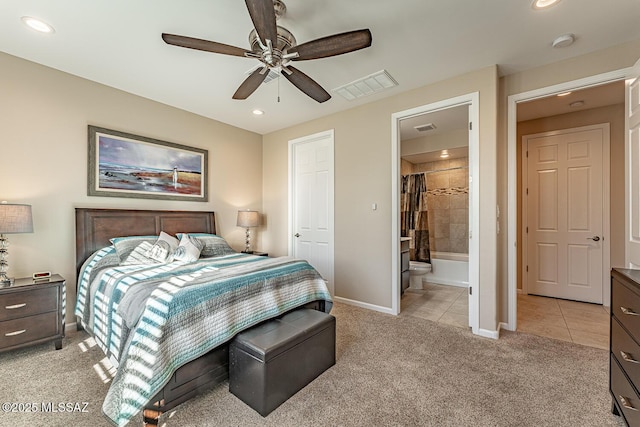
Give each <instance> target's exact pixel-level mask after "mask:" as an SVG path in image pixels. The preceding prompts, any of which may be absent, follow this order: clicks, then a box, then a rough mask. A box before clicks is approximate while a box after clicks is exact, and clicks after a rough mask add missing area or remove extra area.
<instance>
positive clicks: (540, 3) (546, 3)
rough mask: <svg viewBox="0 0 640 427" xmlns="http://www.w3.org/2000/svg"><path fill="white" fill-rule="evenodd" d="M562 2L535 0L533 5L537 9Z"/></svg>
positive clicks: (556, 0) (558, 0) (557, 0)
mask: <svg viewBox="0 0 640 427" xmlns="http://www.w3.org/2000/svg"><path fill="white" fill-rule="evenodd" d="M558 3H560V0H534V1H533V3H532V5H531V7H533V8H534V9H536V10H540V9H546V8H548V7H551V6H553V5H556V4H558Z"/></svg>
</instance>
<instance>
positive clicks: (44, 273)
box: [33, 271, 51, 281]
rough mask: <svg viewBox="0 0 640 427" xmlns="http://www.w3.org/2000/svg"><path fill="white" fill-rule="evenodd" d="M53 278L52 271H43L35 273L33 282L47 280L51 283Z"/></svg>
mask: <svg viewBox="0 0 640 427" xmlns="http://www.w3.org/2000/svg"><path fill="white" fill-rule="evenodd" d="M50 277H51V272H50V271H41V272H39V273H33V280H36V281H38V280H46V281H49V278H50Z"/></svg>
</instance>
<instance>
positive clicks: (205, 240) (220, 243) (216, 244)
mask: <svg viewBox="0 0 640 427" xmlns="http://www.w3.org/2000/svg"><path fill="white" fill-rule="evenodd" d="M182 234H185V233H178V234H177V236H178V237H181V236H182ZM189 236H191V237H195V238H196V239H198V240H199V241H200V242H201V243H202V245H203V247H202V251H200V258H212V257H216V256H223V255H229V254H234V253H236V251H234V250H233V249H231V246H229V244H228V243H227V241H226V240H224V239H223V238H222V237H220V236H218V235H215V234H206V233H189Z"/></svg>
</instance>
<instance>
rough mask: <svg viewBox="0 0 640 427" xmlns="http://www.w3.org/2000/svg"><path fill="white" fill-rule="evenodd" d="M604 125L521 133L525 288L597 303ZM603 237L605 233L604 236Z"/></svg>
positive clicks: (598, 298) (601, 246)
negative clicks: (524, 153)
mask: <svg viewBox="0 0 640 427" xmlns="http://www.w3.org/2000/svg"><path fill="white" fill-rule="evenodd" d="M608 129H609V127H608V125H596V126H587V127H583V128H576V129H567V130H562V131H556V132H549V133H545V134H539V135H528V136H525V137H523V139H524V141H525V149H526V150H527V151H528V156H527V157H526V160H527V162H526V163H527V180H526V183H525V187H526V188H525V190H524V194H523V197H525V198H526V201H525V203H526V206H527V209H526V221H525V235H526V241H527V247H526V258H525V272H524V274H525V275H526V281H527V292H528V293H530V294H535V295H543V296H549V297H555V298H565V299H571V300H576V301H584V302H593V303H598V304H602V273H603V270H602V269H603V239H604V238H605V236H603V200H604V195H603V157H604V156H603V145H604V144H603V141H604V138H605V135H604V134H605V132H606V134H607V135H608V132H609V131H608ZM606 237H607V238H608V236H606Z"/></svg>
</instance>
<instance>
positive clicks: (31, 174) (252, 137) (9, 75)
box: [0, 53, 262, 319]
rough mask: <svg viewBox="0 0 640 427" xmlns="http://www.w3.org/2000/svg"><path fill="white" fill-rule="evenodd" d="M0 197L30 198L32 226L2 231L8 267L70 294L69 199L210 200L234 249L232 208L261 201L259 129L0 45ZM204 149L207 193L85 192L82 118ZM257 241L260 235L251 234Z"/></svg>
mask: <svg viewBox="0 0 640 427" xmlns="http://www.w3.org/2000/svg"><path fill="white" fill-rule="evenodd" d="M0 70H2V78H1V79H0V93H1V94H2V96H1V97H0V147H1V149H0V156H1V157H0V159H1V163H2V167H0V200H7V201H9V202H14V203H28V204H31V205H32V206H33V217H34V218H33V222H34V233H33V234H16V235H11V236H9V238H10V243H11V246H10V248H9V249H10V251H9V254H10V257H9V274H10V275H11V276H16V277H22V276H30V275H31V273H32V272H34V271H44V270H50V271H52V272H57V273H60V274H62V275H63V276H64V277H65V278H66V279H67V301H68V304H67V318H68V319H72V318H73V317H70V316H71V313H72V312H73V305H74V301H75V250H74V247H75V246H74V245H75V231H74V208H75V207H108V208H143V209H168V210H171V209H184V210H213V211H215V212H216V218H217V226H218V230H219V233H220V234H221V235H222V236H224V237H225V238H227V239H228V240H229V242H230V243H231V245H232V246H234V247H235V248H236V249H242V247H243V241H244V232H243V230H241V229H239V228H237V227H236V226H235V221H236V211H237V209H238V208H254V209H258V210H260V209H261V207H262V137H261V136H260V135H258V134H255V133H252V132H248V131H245V130H242V129H238V128H235V127H232V126H229V125H225V124H223V123H220V122H217V121H214V120H210V119H207V118H204V117H201V116H197V115H195V114H191V113H188V112H185V111H182V110H178V109H176V108H172V107H168V106H166V105H164V104H160V103H157V102H152V101H150V100H148V99H144V98H141V97H138V96H134V95H131V94H128V93H125V92H122V91H119V90H116V89H113V88H110V87H107V86H103V85H100V84H97V83H94V82H90V81H88V80H84V79H80V78H78V77H74V76H71V75H69V74H65V73H62V72H59V71H56V70H53V69H50V68H46V67H43V66H40V65H36V64H34V63H31V62H28V61H24V60H22V59H18V58H16V57H13V56H10V55H6V54H2V53H0ZM89 124H92V125H97V126H102V127H106V128H109V129H115V130H120V131H124V132H129V133H133V134H137V135H143V136H147V137H151V138H156V139H161V140H165V141H170V142H175V143H179V144H184V145H188V146H193V147H199V148H204V149H207V150H209V202H207V203H202V202H177V201H164V200H142V199H126V198H112V197H88V196H87V125H89ZM258 246H260V242H259V241H258Z"/></svg>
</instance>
